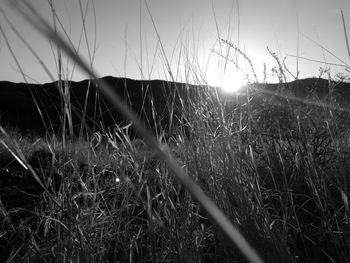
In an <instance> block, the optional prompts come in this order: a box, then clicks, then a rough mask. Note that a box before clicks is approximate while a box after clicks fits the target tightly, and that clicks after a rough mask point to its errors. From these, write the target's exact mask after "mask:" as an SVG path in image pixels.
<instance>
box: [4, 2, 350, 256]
mask: <svg viewBox="0 0 350 263" xmlns="http://www.w3.org/2000/svg"><path fill="white" fill-rule="evenodd" d="M49 2H50V3H51V4H52V3H53V2H51V1H49ZM12 4H13V5H14V7H15V9H16V10H17V11H19V12H20V13H21V15H22V16H23V17H24V18H25V19H26V20H27V21H28V22H29V23H31V24H33V26H34V27H35V28H36V29H38V30H39V31H40V32H41V33H43V34H44V35H45V36H46V37H47V38H48V39H49V40H51V41H53V42H55V43H56V45H57V46H58V49H59V50H60V51H62V52H65V53H66V54H67V55H68V56H70V57H71V58H72V59H73V60H74V63H76V65H78V66H79V67H81V68H82V69H83V70H84V71H85V72H86V74H87V75H88V76H90V77H92V78H95V79H96V78H97V75H96V73H95V72H96V71H95V70H93V69H92V66H93V65H92V64H93V63H92V62H93V59H92V58H91V57H90V59H89V63H85V62H84V61H83V59H82V58H81V57H79V56H78V54H77V51H76V50H74V49H72V47H71V45H70V44H69V43H67V42H66V41H65V39H64V38H62V37H60V36H59V34H58V33H57V30H55V28H54V27H51V26H50V25H49V24H48V23H47V22H46V21H44V20H42V18H41V16H40V14H38V13H37V12H36V10H35V9H34V8H33V7H32V6H31V5H30V4H28V3H27V2H20V1H12ZM80 5H81V2H80ZM81 7H82V5H81ZM81 10H83V8H81ZM148 10H149V9H148ZM52 13H53V16H54V17H55V11H54V7H53V6H52ZM149 13H150V11H149ZM150 15H151V13H150ZM55 19H57V18H54V20H55ZM82 20H84V12H82ZM152 20H153V18H152ZM343 21H344V19H343ZM153 23H154V22H153ZM344 25H345V22H344ZM154 27H155V30H156V24H155V23H154ZM344 29H345V26H344ZM84 30H86V29H85V26H84ZM85 32H86V31H85ZM345 32H346V31H345ZM157 36H158V37H159V34H157ZM219 39H220V36H219ZM159 41H161V39H160V37H159ZM222 44H223V45H227V47H228V48H229V49H231V50H234V51H235V52H236V54H238V55H244V53H243V52H241V51H240V50H239V49H238V48H235V47H234V45H232V44H231V43H230V42H229V41H223V42H222ZM58 53H59V52H58ZM218 54H219V55H220V56H222V58H223V59H224V60H227V59H228V55H227V54H228V53H225V52H218ZM222 54H226V55H222ZM270 54H271V55H272V56H273V57H274V58H275V60H276V63H277V67H276V69H275V73H276V76H278V78H279V80H280V84H279V89H278V90H275V91H273V92H271V91H270V94H264V92H265V90H264V89H261V88H259V85H258V84H257V83H255V84H253V85H251V86H249V89H248V88H247V89H246V92H245V93H243V94H242V95H237V96H235V97H231V98H227V97H225V96H222V94H221V92H220V91H219V90H216V89H212V88H210V87H207V86H202V87H201V89H198V90H197V96H196V99H195V100H193V101H191V102H190V104H189V107H188V108H187V109H186V112H185V113H184V114H185V115H186V117H187V118H186V119H187V122H186V123H184V125H186V126H187V127H188V129H189V131H190V136H189V137H188V134H184V133H182V132H181V131H180V132H179V133H178V134H177V135H175V136H174V137H173V138H171V140H169V141H165V138H163V137H159V138H155V137H153V135H151V133H150V132H149V131H148V130H147V129H146V128H145V126H144V125H143V124H142V122H141V121H140V120H139V119H138V117H137V116H135V115H134V114H133V113H132V111H131V110H130V109H129V108H128V107H127V106H126V105H124V104H123V103H122V101H121V99H120V98H118V97H115V95H114V94H112V93H111V89H112V87H109V86H108V84H107V83H103V82H102V83H100V84H101V86H102V90H103V92H104V93H105V94H106V95H107V96H108V97H110V98H111V100H112V102H113V103H114V104H115V106H116V107H117V108H118V109H119V110H120V111H121V112H122V113H123V114H124V115H125V116H127V118H128V119H129V120H130V121H131V122H132V123H133V125H134V126H135V127H136V128H137V129H138V131H139V132H140V133H141V134H142V135H143V137H144V139H143V140H134V141H133V140H131V139H130V137H128V136H127V133H125V130H126V129H127V127H124V128H125V129H123V128H120V129H121V130H119V131H118V132H117V133H111V132H110V131H108V130H105V131H104V132H103V131H96V132H95V133H93V136H92V137H91V138H89V139H88V140H85V138H81V137H80V138H78V140H73V139H71V140H70V139H69V138H70V136H69V129H68V134H66V130H64V132H63V137H57V136H55V135H52V136H49V137H48V138H45V139H44V138H39V139H36V140H35V141H31V140H29V139H26V138H23V137H22V136H21V135H18V134H16V133H12V134H9V133H7V132H6V131H5V130H4V129H2V130H1V131H2V134H3V137H2V138H1V142H2V144H3V145H5V146H6V147H7V148H9V149H13V150H12V156H16V157H17V158H18V159H19V160H21V161H22V162H23V165H24V166H26V167H30V164H29V163H28V162H26V160H27V157H28V156H30V154H31V153H32V152H33V151H34V150H35V149H33V147H34V146H35V147H38V145H40V149H43V148H44V149H46V150H49V151H50V152H52V153H54V155H55V156H57V158H56V160H55V162H54V170H55V171H56V172H57V173H58V174H60V175H61V176H62V184H61V186H60V189H59V191H57V192H52V191H50V190H49V189H46V190H45V192H44V193H43V194H42V200H41V201H40V202H39V203H38V206H37V210H35V212H32V217H31V218H29V219H27V222H22V223H20V224H17V223H16V222H11V221H10V222H5V221H4V224H3V227H2V228H1V233H3V235H4V236H6V238H7V237H10V238H9V239H8V240H9V242H13V243H10V244H11V245H13V247H12V250H10V255H9V259H8V262H11V261H12V262H38V261H42V262H46V261H49V262H50V261H57V262H80V261H85V262H118V261H119V262H145V261H146V262H163V261H177V262H178V261H180V262H228V261H230V262H231V261H236V262H245V261H248V262H263V260H264V261H266V262H347V259H348V258H349V256H350V255H349V247H350V244H349V241H350V240H349V237H348V232H349V228H348V218H349V215H350V213H349V205H348V196H349V189H348V187H349V186H350V184H349V179H348V176H347V174H348V172H349V170H348V169H349V168H350V166H349V162H348V156H349V149H348V144H349V130H348V125H346V124H347V123H345V122H346V120H347V119H348V111H346V107H344V106H343V107H339V106H338V105H337V104H336V102H335V100H334V99H333V98H332V97H330V98H328V101H326V102H325V101H321V100H318V99H317V96H316V94H314V95H313V97H310V98H308V99H305V100H300V99H299V100H296V99H295V98H296V97H294V96H291V94H290V90H289V89H288V88H289V87H288V85H289V84H288V83H286V80H287V77H286V75H287V74H290V71H288V70H286V67H285V65H284V64H283V63H282V62H281V61H280V59H279V58H278V57H277V56H276V55H275V54H274V53H273V52H272V51H270ZM163 55H164V56H165V52H164V51H163ZM165 59H166V56H165ZM242 59H246V60H247V62H248V63H249V64H250V66H251V71H252V74H253V79H254V78H255V81H254V82H258V81H257V79H256V74H255V70H254V67H253V63H252V61H251V60H250V59H249V57H248V56H247V55H244V56H243V57H242ZM59 60H60V59H59V57H58V61H59ZM166 62H167V63H166V64H167V65H168V66H167V67H166V70H170V66H169V62H168V60H167V59H166ZM58 71H60V70H58ZM194 74H196V76H194V79H195V78H197V79H198V78H203V76H201V74H200V72H194ZM58 75H60V73H59V72H58ZM173 75H174V74H170V78H171V76H173ZM254 76H255V77H254ZM329 85H330V86H329V89H330V90H331V89H332V87H333V86H332V85H336V84H335V83H333V82H331V81H330V82H329ZM315 88H317V87H315ZM62 90H63V88H62ZM64 92H66V95H64V96H65V97H64V98H65V100H64V101H65V102H66V104H67V105H63V106H62V109H63V110H64V112H65V114H67V115H68V116H66V115H64V116H66V117H68V124H69V123H70V122H69V112H70V111H69V96H67V94H69V91H68V89H67V90H66V91H63V92H62V94H65V93H64ZM330 95H332V94H331V93H330ZM62 96H63V95H62ZM83 119H84V118H83ZM62 122H63V123H64V122H65V121H64V120H62ZM81 125H82V126H83V125H84V124H83V123H82V124H81ZM63 126H64V125H63ZM69 126H70V124H69ZM161 128H162V127H159V130H161ZM18 141H22V142H21V143H22V144H23V141H25V142H26V143H25V144H26V145H29V146H27V147H25V148H23V147H22V148H21V147H19V146H18V143H17V142H18ZM11 143H13V145H12V146H11ZM30 145H33V147H30ZM31 171H32V174H33V176H36V173H37V171H36V170H35V169H31ZM36 179H37V180H41V179H39V178H38V176H36ZM40 182H41V181H40ZM41 183H42V184H43V185H44V188H45V186H46V185H47V184H46V183H45V182H41ZM209 197H210V198H209ZM0 205H1V206H0V208H1V211H2V215H5V217H4V218H8V215H12V214H14V213H15V212H16V211H6V209H5V208H4V206H3V205H2V204H0ZM11 238H12V239H11Z"/></svg>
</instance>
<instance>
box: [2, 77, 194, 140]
mask: <svg viewBox="0 0 350 263" xmlns="http://www.w3.org/2000/svg"><path fill="white" fill-rule="evenodd" d="M103 80H104V81H106V82H108V83H109V84H110V85H111V86H112V87H113V91H114V92H115V93H116V94H118V95H119V96H120V97H122V98H123V100H124V101H125V102H126V103H127V104H128V105H129V106H131V108H132V109H133V110H134V111H135V112H136V113H137V114H138V115H139V116H140V117H141V118H142V120H143V121H144V122H145V123H147V124H148V125H149V127H150V128H151V129H152V130H154V131H155V129H156V127H157V128H160V127H161V128H162V129H164V130H165V131H167V132H170V131H171V130H172V129H173V127H174V126H176V125H178V123H179V121H180V120H181V119H182V118H183V114H182V112H183V107H184V106H185V105H184V103H186V102H185V101H184V100H183V98H186V101H187V99H188V94H189V93H188V91H189V90H191V88H192V89H193V88H194V87H193V86H189V85H185V84H182V83H174V82H167V81H161V80H152V81H138V80H132V79H126V78H114V77H104V78H103ZM63 85H64V86H65V85H66V86H67V87H69V91H70V101H71V106H72V116H73V125H74V131H75V133H78V131H79V130H80V129H81V125H82V123H83V124H84V125H83V127H84V131H85V132H86V131H87V132H91V131H92V130H100V129H101V128H102V127H105V128H106V127H109V126H111V125H115V124H125V123H127V121H126V120H125V118H124V117H123V116H122V115H121V114H120V113H119V112H117V110H116V109H115V107H114V106H113V105H112V104H111V103H110V101H109V100H108V98H106V96H104V94H103V93H102V92H101V91H100V89H99V87H98V80H84V81H80V82H73V81H67V82H65V83H63ZM86 102H87V103H86ZM63 105H64V101H63V99H62V96H61V95H60V92H59V89H58V82H53V83H46V84H43V85H38V84H26V83H11V82H6V81H2V82H0V116H1V119H0V123H1V125H3V126H11V127H15V128H17V129H18V130H19V131H22V132H26V131H28V130H29V131H31V132H33V131H35V132H37V133H40V134H42V133H46V132H47V131H53V132H59V131H60V129H61V128H60V127H61V124H62V120H63V116H64V114H63V112H62V109H63ZM84 112H85V116H84ZM83 119H84V121H82V120H83Z"/></svg>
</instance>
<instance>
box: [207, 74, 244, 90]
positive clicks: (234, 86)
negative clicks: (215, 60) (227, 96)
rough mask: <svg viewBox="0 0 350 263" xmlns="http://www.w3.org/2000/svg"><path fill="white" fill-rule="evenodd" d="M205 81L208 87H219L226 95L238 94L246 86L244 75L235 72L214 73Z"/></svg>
mask: <svg viewBox="0 0 350 263" xmlns="http://www.w3.org/2000/svg"><path fill="white" fill-rule="evenodd" d="M207 81H208V84H209V85H211V86H214V87H219V88H221V89H222V90H223V91H224V92H226V93H235V92H238V91H239V90H240V89H241V88H242V87H243V86H244V85H246V81H245V77H244V74H243V73H241V72H238V71H237V70H232V71H231V70H230V71H228V70H226V71H225V72H224V73H222V72H215V73H213V74H212V75H210V76H208V77H207Z"/></svg>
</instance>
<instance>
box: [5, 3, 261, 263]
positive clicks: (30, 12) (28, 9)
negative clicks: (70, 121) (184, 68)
mask: <svg viewBox="0 0 350 263" xmlns="http://www.w3.org/2000/svg"><path fill="white" fill-rule="evenodd" d="M8 3H9V4H10V5H11V6H12V7H14V9H15V10H17V11H18V12H19V13H20V14H21V15H22V16H23V17H24V18H25V19H26V20H27V22H29V23H30V24H31V25H32V26H33V27H34V28H35V29H36V30H38V31H39V32H40V33H42V34H43V35H45V36H46V37H47V38H48V39H50V40H51V41H53V42H55V43H56V44H57V45H58V46H60V48H61V49H62V50H63V51H64V52H65V53H66V54H67V55H68V56H69V57H71V58H72V59H73V60H74V61H75V62H76V63H77V65H79V66H80V67H81V69H83V70H84V71H85V72H86V74H87V75H89V76H92V77H94V78H95V79H98V77H97V74H94V73H93V72H91V69H90V67H89V66H88V64H87V63H86V62H84V61H83V59H82V58H81V57H79V56H78V55H77V53H76V52H75V51H74V50H73V49H72V48H71V47H70V46H69V45H68V44H67V43H66V41H64V40H63V39H62V38H61V37H60V36H59V35H58V33H56V32H55V31H54V30H53V29H52V28H51V27H50V25H49V24H48V23H47V22H46V21H45V20H44V19H43V18H42V16H41V15H40V14H39V13H38V12H37V11H36V10H35V9H34V8H33V6H32V5H31V4H30V3H29V2H22V1H8ZM152 21H153V19H152ZM153 23H154V21H153ZM158 37H159V36H158ZM163 52H164V51H163ZM168 66H169V65H168ZM169 70H170V67H169ZM171 76H172V75H171ZM99 84H100V87H101V90H102V92H104V94H105V95H106V96H107V97H108V98H109V99H110V101H111V102H113V103H114V105H115V107H116V108H117V109H118V110H119V111H120V112H121V113H122V114H124V115H125V116H126V118H128V119H129V120H130V121H132V122H133V124H134V126H135V127H136V129H137V130H138V131H139V133H140V134H141V135H142V136H143V137H144V139H145V140H146V142H147V143H148V144H149V146H150V147H151V148H152V149H153V150H154V151H155V152H156V153H157V155H158V156H159V158H160V159H161V160H163V161H164V162H165V163H166V164H167V165H168V166H169V168H170V170H171V171H172V172H173V173H174V175H175V176H176V177H177V178H178V179H179V180H180V181H181V182H182V183H183V184H184V186H185V187H186V188H187V189H188V190H189V191H190V192H191V194H192V195H193V196H194V197H195V198H196V199H197V200H198V201H199V203H200V204H201V205H202V207H203V208H204V210H205V211H206V212H207V213H208V215H210V217H211V218H212V219H213V220H214V222H215V223H216V224H217V225H218V226H219V227H220V229H221V230H222V231H223V233H224V234H225V235H226V236H227V237H228V238H229V239H230V240H231V241H232V243H233V244H234V245H235V246H236V247H237V248H238V249H239V250H240V252H241V253H242V254H243V255H244V256H245V257H246V259H247V260H248V261H249V262H254V263H261V262H263V261H262V260H261V258H260V257H259V256H258V254H257V253H256V252H255V250H254V249H253V248H252V247H251V246H250V245H249V244H248V242H247V240H246V239H245V238H244V237H243V235H242V234H241V233H240V232H239V231H238V229H236V228H235V227H234V226H233V225H232V223H231V222H230V221H229V219H228V218H227V217H226V215H225V214H224V213H223V212H222V211H221V210H220V209H219V208H218V207H217V206H216V204H215V203H214V202H213V201H212V200H211V199H210V198H209V197H208V196H206V194H205V193H204V192H203V190H202V189H201V188H200V187H199V186H198V185H197V184H196V183H195V182H194V181H193V180H192V179H191V178H190V177H189V176H187V174H186V173H185V172H184V171H183V169H182V168H181V167H180V166H179V165H178V164H177V163H176V161H175V160H174V159H173V158H172V156H171V155H170V153H167V152H166V151H165V149H164V147H162V146H161V145H160V143H158V142H157V140H156V138H154V136H153V135H152V134H151V132H149V130H148V129H147V128H146V127H145V126H144V125H143V124H142V122H141V121H140V120H139V118H138V117H136V115H135V114H134V113H133V112H132V111H131V109H130V107H128V106H127V105H125V104H124V103H123V100H122V99H121V98H120V97H119V96H118V95H116V94H115V93H113V91H112V87H111V86H110V85H109V84H108V83H107V82H105V81H103V80H100V81H99Z"/></svg>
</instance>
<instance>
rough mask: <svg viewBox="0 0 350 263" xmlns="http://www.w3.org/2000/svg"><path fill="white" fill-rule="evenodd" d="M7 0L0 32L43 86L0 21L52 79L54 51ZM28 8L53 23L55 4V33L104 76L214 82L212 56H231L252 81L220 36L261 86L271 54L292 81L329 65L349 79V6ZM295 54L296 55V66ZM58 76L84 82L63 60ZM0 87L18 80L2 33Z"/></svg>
mask: <svg viewBox="0 0 350 263" xmlns="http://www.w3.org/2000/svg"><path fill="white" fill-rule="evenodd" d="M7 2H9V1H6V0H2V1H1V2H0V8H1V9H2V11H3V13H1V14H0V26H1V28H2V30H3V32H4V34H5V36H6V38H7V41H8V42H9V44H10V46H11V49H12V51H13V52H14V54H15V57H16V59H17V60H18V62H19V64H20V65H21V68H22V70H23V71H24V73H25V75H26V77H27V80H28V81H29V82H39V83H44V82H50V81H52V79H51V78H50V76H49V75H48V74H47V73H46V72H45V71H44V70H43V67H42V66H41V64H40V63H39V61H38V60H37V59H36V58H35V57H34V56H33V54H32V53H31V52H30V50H29V49H28V48H27V47H26V45H25V44H24V43H23V41H21V40H20V38H18V36H17V35H16V33H15V32H14V30H13V29H12V28H11V26H10V24H9V23H8V21H7V20H6V19H5V16H4V14H5V15H6V16H7V18H8V19H9V21H10V22H11V23H12V25H13V26H14V27H15V28H16V30H18V32H19V33H20V34H21V36H22V37H23V38H24V39H25V40H26V41H27V42H28V43H29V44H30V46H31V48H32V49H34V50H35V52H37V54H38V55H39V56H40V58H41V59H42V61H43V62H44V63H45V65H46V66H47V67H48V68H49V70H50V71H51V74H52V75H53V77H54V78H57V66H56V64H57V49H56V47H55V46H54V45H53V44H52V43H50V42H49V41H47V40H46V39H45V38H44V37H43V36H41V35H40V33H38V32H36V31H35V29H33V28H32V27H31V26H30V25H29V24H28V22H26V21H25V20H24V19H23V18H22V17H21V16H20V15H18V14H17V13H16V12H15V11H14V10H13V9H12V8H11V7H10V6H9V5H8V4H7ZM29 2H30V3H32V5H33V7H34V8H35V9H37V10H38V11H39V13H40V14H41V15H42V16H43V17H44V18H45V19H47V20H48V21H49V22H50V23H51V24H53V15H52V11H51V9H50V4H49V3H50V2H52V4H53V6H54V8H55V11H56V13H57V20H56V26H57V29H58V31H59V32H61V33H62V34H66V35H65V36H66V39H67V37H68V38H69V39H70V41H71V43H72V44H73V46H74V47H75V48H76V49H77V50H78V51H79V53H80V54H81V55H82V56H83V57H84V58H85V60H88V61H89V60H92V59H93V67H94V68H95V70H96V72H97V73H98V74H99V75H101V76H105V75H112V76H116V77H124V76H126V77H129V78H134V79H168V80H170V79H171V78H170V76H169V74H168V69H167V63H169V65H170V69H171V72H172V75H173V78H174V79H175V80H177V81H190V82H196V81H197V80H198V81H202V80H203V79H207V80H208V81H209V80H210V82H215V81H216V80H217V79H218V78H219V76H221V73H220V74H219V72H220V71H223V68H224V66H223V65H224V63H223V62H222V61H221V62H218V54H223V55H225V56H226V55H227V54H228V57H229V58H230V59H232V60H233V61H234V62H235V63H237V62H238V67H239V68H240V70H241V71H243V72H244V73H245V74H248V75H249V78H250V79H251V81H254V77H253V73H252V71H251V69H250V67H249V65H248V64H249V63H248V61H247V60H246V59H244V57H242V56H238V61H237V60H236V59H237V56H236V55H237V54H236V53H235V52H234V50H233V49H232V48H231V49H230V50H228V46H227V45H226V44H225V43H222V42H221V43H220V41H219V39H220V38H222V39H225V40H228V41H229V42H230V43H232V45H233V46H235V47H237V48H239V49H240V50H241V51H243V52H244V53H245V54H246V55H247V57H249V59H250V60H251V62H252V64H253V66H254V68H255V70H256V73H257V76H258V81H260V82H262V81H263V65H264V63H266V68H267V71H266V72H267V77H268V79H267V80H268V81H269V82H276V81H277V80H278V79H277V77H276V76H273V74H272V72H271V68H273V67H275V66H277V64H276V61H275V60H274V59H273V58H272V56H271V55H270V54H269V52H268V51H267V47H269V49H270V50H271V51H273V52H275V53H276V54H277V56H278V57H279V59H280V60H281V61H283V60H284V59H285V63H286V66H287V67H288V68H289V70H290V72H291V73H292V75H296V72H297V70H299V72H300V75H299V77H300V78H304V77H313V76H318V75H319V70H320V67H321V68H324V69H325V68H328V67H329V65H327V63H335V64H340V65H343V66H332V67H331V73H332V74H335V73H337V72H346V71H345V70H344V68H345V67H346V65H347V67H349V65H350V58H349V55H348V51H347V46H346V40H345V35H344V28H343V23H342V17H341V11H340V10H343V14H344V18H345V21H346V24H345V25H346V27H347V30H348V35H349V37H350V1H349V0H264V1H263V0H176V1H174V0H147V1H144V0H98V1H97V0H94V1H93V0H81V1H79V0H53V1H49V0H31V1H29ZM146 2H147V5H148V7H149V12H150V13H149V12H148V10H147V7H146ZM81 10H82V12H81ZM82 13H86V19H85V21H86V30H87V35H86V37H85V35H84V33H83V32H82V25H83V23H82ZM151 18H153V21H154V24H153V23H152V19H151ZM87 46H88V47H89V48H87ZM322 47H323V48H324V49H323V48H322ZM325 49H326V50H325ZM213 51H215V52H213ZM89 52H90V56H89ZM297 55H298V56H299V57H300V58H299V60H298V63H297V59H296V57H295V56H297ZM306 59H311V60H317V61H320V63H319V62H311V61H308V60H306ZM344 65H345V66H344ZM226 66H227V70H228V71H230V72H231V71H234V70H236V68H235V66H234V65H233V63H232V62H228V63H227V64H226ZM63 70H64V74H65V77H66V78H68V79H73V80H82V79H85V78H87V76H86V74H84V73H83V72H81V71H80V70H79V69H78V68H76V67H74V64H72V63H71V61H70V60H68V59H67V58H64V59H63ZM292 75H290V78H291V80H293V77H292ZM0 80H8V81H15V82H23V81H24V79H23V76H22V75H21V73H20V70H19V68H18V66H17V64H16V63H15V59H14V57H13V55H12V54H11V52H10V50H9V48H8V46H7V44H6V41H5V38H4V35H3V34H0ZM210 84H211V83H210ZM213 84H215V83H213Z"/></svg>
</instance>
